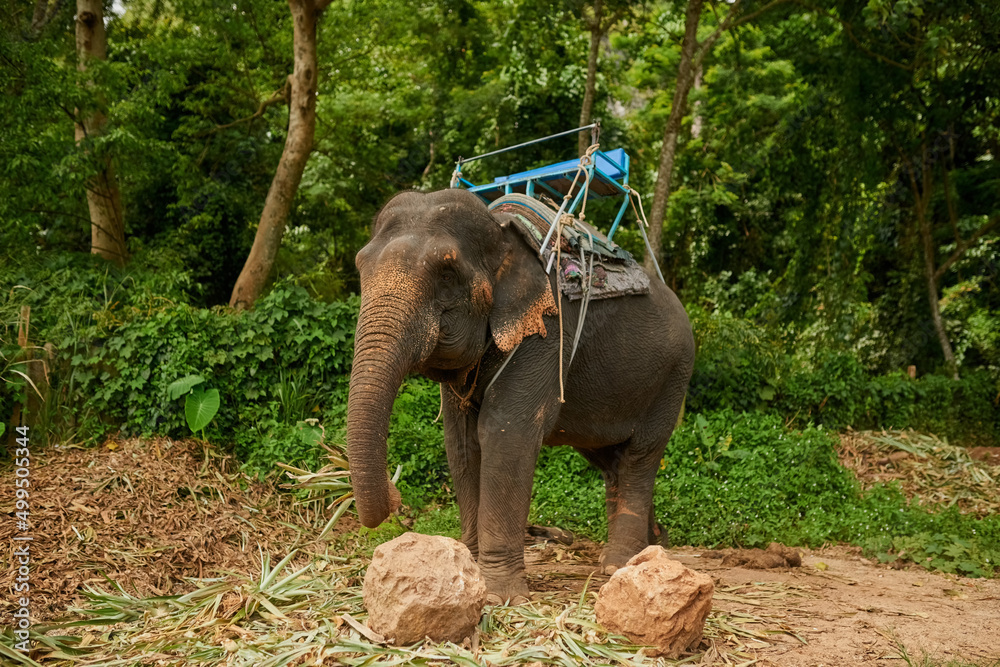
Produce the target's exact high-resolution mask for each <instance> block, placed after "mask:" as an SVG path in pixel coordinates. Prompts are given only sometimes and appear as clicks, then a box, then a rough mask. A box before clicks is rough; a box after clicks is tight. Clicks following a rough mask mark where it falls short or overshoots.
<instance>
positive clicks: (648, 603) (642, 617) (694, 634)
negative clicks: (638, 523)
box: [594, 545, 715, 659]
mask: <svg viewBox="0 0 1000 667" xmlns="http://www.w3.org/2000/svg"><path fill="white" fill-rule="evenodd" d="M714 592H715V584H713V583H712V579H711V577H708V576H706V575H704V574H701V573H699V572H695V571H694V570H692V569H690V568H687V567H685V566H684V565H683V564H681V563H679V562H677V561H675V560H671V559H670V558H669V557H668V556H667V552H666V551H665V550H664V549H663V547H661V546H656V545H654V546H650V547H647V548H646V549H644V550H643V551H642V552H640V553H639V554H636V555H635V556H633V557H632V559H631V560H629V562H628V563H627V564H626V565H625V567H623V568H621V569H620V570H618V571H616V572H615V573H614V574H613V575H612V576H611V579H609V580H608V583H606V584H604V585H603V586H601V590H600V592H599V593H598V598H597V604H595V605H594V610H595V611H596V612H597V621H598V622H599V623H600V624H601V625H603V626H604V627H605V628H607V629H608V630H610V631H612V632H617V633H620V634H623V635H625V636H626V637H628V638H629V639H631V640H632V641H634V642H636V643H637V644H646V645H649V646H652V647H654V649H655V652H656V655H662V656H666V657H668V658H672V659H676V658H677V657H678V656H679V655H680V653H681V651H684V650H687V649H689V648H694V647H696V646H697V645H698V642H700V641H701V637H702V634H703V632H704V630H705V620H706V619H707V618H708V613H709V612H710V611H711V610H712V594H713V593H714ZM647 653H648V652H647Z"/></svg>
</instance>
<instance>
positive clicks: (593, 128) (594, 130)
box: [455, 121, 601, 166]
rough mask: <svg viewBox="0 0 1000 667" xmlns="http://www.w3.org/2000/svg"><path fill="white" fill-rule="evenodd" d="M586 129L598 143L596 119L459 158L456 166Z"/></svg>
mask: <svg viewBox="0 0 1000 667" xmlns="http://www.w3.org/2000/svg"><path fill="white" fill-rule="evenodd" d="M584 130H591V135H592V141H591V142H590V143H592V144H596V143H597V139H598V137H599V135H600V131H601V123H600V121H595V122H593V123H591V124H590V125H584V126H583V127H578V128H576V129H575V130H566V131H565V132H559V133H558V134H551V135H549V136H547V137H542V138H541V139H532V140H531V141H525V142H524V143H523V144H517V145H516V146H508V147H507V148H501V149H499V150H495V151H490V152H489V153H483V154H482V155H477V156H475V157H469V158H462V157H460V158H458V162H456V163H455V164H456V166H461V165H462V164H463V163H465V162H473V161H474V160H482V159H483V158H484V157H490V156H491V155H499V154H500V153H506V152H507V151H512V150H516V149H518V148H524V147H525V146H530V145H532V144H538V143H541V142H543V141H548V140H549V139H558V138H559V137H565V136H567V135H570V134H574V133H576V132H583V131H584Z"/></svg>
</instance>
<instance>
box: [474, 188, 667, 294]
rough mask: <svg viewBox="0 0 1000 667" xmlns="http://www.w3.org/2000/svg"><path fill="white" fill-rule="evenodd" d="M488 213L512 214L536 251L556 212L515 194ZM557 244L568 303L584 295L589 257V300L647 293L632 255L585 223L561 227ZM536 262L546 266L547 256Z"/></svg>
mask: <svg viewBox="0 0 1000 667" xmlns="http://www.w3.org/2000/svg"><path fill="white" fill-rule="evenodd" d="M490 210H491V211H493V212H494V213H509V214H511V215H513V216H514V217H515V226H516V227H517V229H518V231H520V232H521V234H522V235H523V236H524V238H525V240H526V241H527V242H528V244H529V245H530V246H531V247H532V248H534V249H535V251H536V252H537V251H538V250H539V249H540V248H541V247H542V241H543V240H544V239H545V236H546V235H547V234H548V233H549V228H550V226H551V225H552V224H553V223H554V222H555V218H556V211H554V210H553V209H552V208H551V207H549V206H547V205H545V204H544V203H542V202H541V201H539V200H537V199H535V198H533V197H528V196H526V195H522V194H516V193H515V194H509V195H504V196H503V197H500V198H499V199H497V200H496V201H495V202H493V203H492V204H490ZM581 228H582V229H583V230H584V231H581ZM587 232H589V233H587ZM550 243H551V242H550ZM560 244H561V246H560V256H561V261H560V267H559V270H560V276H559V284H560V286H561V287H562V292H563V294H565V295H566V296H567V297H568V298H569V299H570V300H571V301H576V300H577V299H582V298H583V296H584V289H583V288H584V285H583V281H584V279H585V276H586V274H587V271H588V270H589V269H590V262H591V257H593V263H594V264H593V266H594V268H593V275H592V276H591V280H590V284H591V289H590V298H591V299H607V298H610V297H614V296H624V295H626V294H649V276H648V275H647V274H646V272H645V271H644V270H643V269H642V267H641V266H639V264H638V263H637V262H636V261H635V259H633V257H632V255H631V254H629V253H628V252H627V251H626V250H624V249H622V248H620V247H618V246H617V245H615V244H614V243H612V242H611V241H608V240H607V237H605V236H604V234H602V233H601V232H599V231H597V230H596V229H594V228H593V227H591V226H590V225H588V224H587V223H585V222H581V221H579V220H577V221H576V223H575V225H574V226H572V227H570V226H563V234H562V238H561V239H560ZM584 260H585V261H586V265H584ZM539 261H541V262H542V263H543V265H545V264H547V263H548V256H546V257H545V258H542V257H539Z"/></svg>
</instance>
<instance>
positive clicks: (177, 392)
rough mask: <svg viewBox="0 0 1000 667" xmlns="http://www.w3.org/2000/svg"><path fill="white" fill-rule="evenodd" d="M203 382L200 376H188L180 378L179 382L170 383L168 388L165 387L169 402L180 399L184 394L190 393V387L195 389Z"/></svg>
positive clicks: (203, 379)
mask: <svg viewBox="0 0 1000 667" xmlns="http://www.w3.org/2000/svg"><path fill="white" fill-rule="evenodd" d="M204 381H205V378H203V377H202V376H200V375H188V376H186V377H182V378H181V379H180V380H177V381H175V382H171V383H170V386H169V387H167V395H168V396H170V400H171V401H172V400H174V399H177V398H180V397H181V396H183V395H184V394H186V393H188V392H189V391H191V388H192V387H196V386H198V385H199V384H201V383H202V382H204Z"/></svg>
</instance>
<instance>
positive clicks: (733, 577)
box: [527, 542, 1000, 667]
mask: <svg viewBox="0 0 1000 667" xmlns="http://www.w3.org/2000/svg"><path fill="white" fill-rule="evenodd" d="M668 551H669V553H670V555H671V557H673V558H675V559H677V560H678V561H680V562H682V563H684V564H685V565H687V566H688V567H690V568H692V569H694V570H697V571H699V572H704V573H706V574H708V575H709V576H711V577H712V579H713V580H714V581H715V586H716V594H715V598H714V600H713V608H714V609H715V610H721V611H726V612H744V613H749V614H752V615H754V616H756V617H759V618H762V619H764V620H765V621H767V622H768V625H769V626H770V630H772V631H774V632H773V634H770V636H769V639H768V643H765V642H757V643H756V644H755V643H754V642H753V641H750V642H745V643H744V645H745V647H746V649H748V650H750V651H751V652H752V654H753V655H754V656H755V657H756V658H758V659H759V662H758V663H757V664H758V665H762V666H764V665H780V666H781V667H806V666H808V667H817V666H819V665H826V666H828V667H834V666H837V667H839V666H843V665H901V664H904V662H903V661H902V660H900V647H904V648H905V650H906V651H907V652H908V653H909V655H910V656H912V657H914V658H916V659H918V660H919V659H920V658H921V657H922V656H923V655H927V656H929V657H932V658H933V659H934V660H939V661H944V662H947V661H950V660H961V661H963V662H964V663H966V664H967V663H972V664H976V665H993V664H995V663H997V662H1000V581H998V580H996V579H991V580H985V579H966V578H962V577H956V576H953V575H945V574H935V573H931V572H927V571H926V570H923V569H915V570H893V569H890V568H888V567H886V566H883V565H879V564H877V563H873V562H872V561H869V560H868V559H866V558H863V557H862V556H861V554H860V549H856V548H853V547H828V548H824V549H816V550H810V549H801V550H800V551H801V553H802V555H803V558H802V566H801V567H798V568H782V569H774V570H748V569H744V568H742V567H734V568H726V567H722V566H721V565H720V563H721V560H720V559H704V558H701V553H702V551H703V550H700V549H693V548H691V547H681V548H672V549H669V550H668ZM598 555H599V548H598V547H597V546H596V545H592V544H589V543H583V544H581V543H579V542H578V543H577V544H575V545H574V546H573V547H569V548H566V547H561V546H553V545H536V546H534V547H529V549H528V551H527V562H528V578H529V586H531V588H532V589H533V590H537V591H554V590H567V591H574V592H579V591H581V590H582V589H583V586H584V584H585V582H586V581H587V579H588V577H591V580H590V584H589V587H590V588H591V589H592V590H593V589H597V588H598V587H599V586H600V585H601V584H603V583H604V582H605V581H607V579H608V577H606V576H603V575H599V574H597V572H596V568H597V558H598ZM755 584H756V585H755ZM761 584H763V585H761ZM749 601H752V604H750V603H749ZM796 636H797V637H799V638H801V639H798V638H796ZM918 664H919V663H918Z"/></svg>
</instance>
